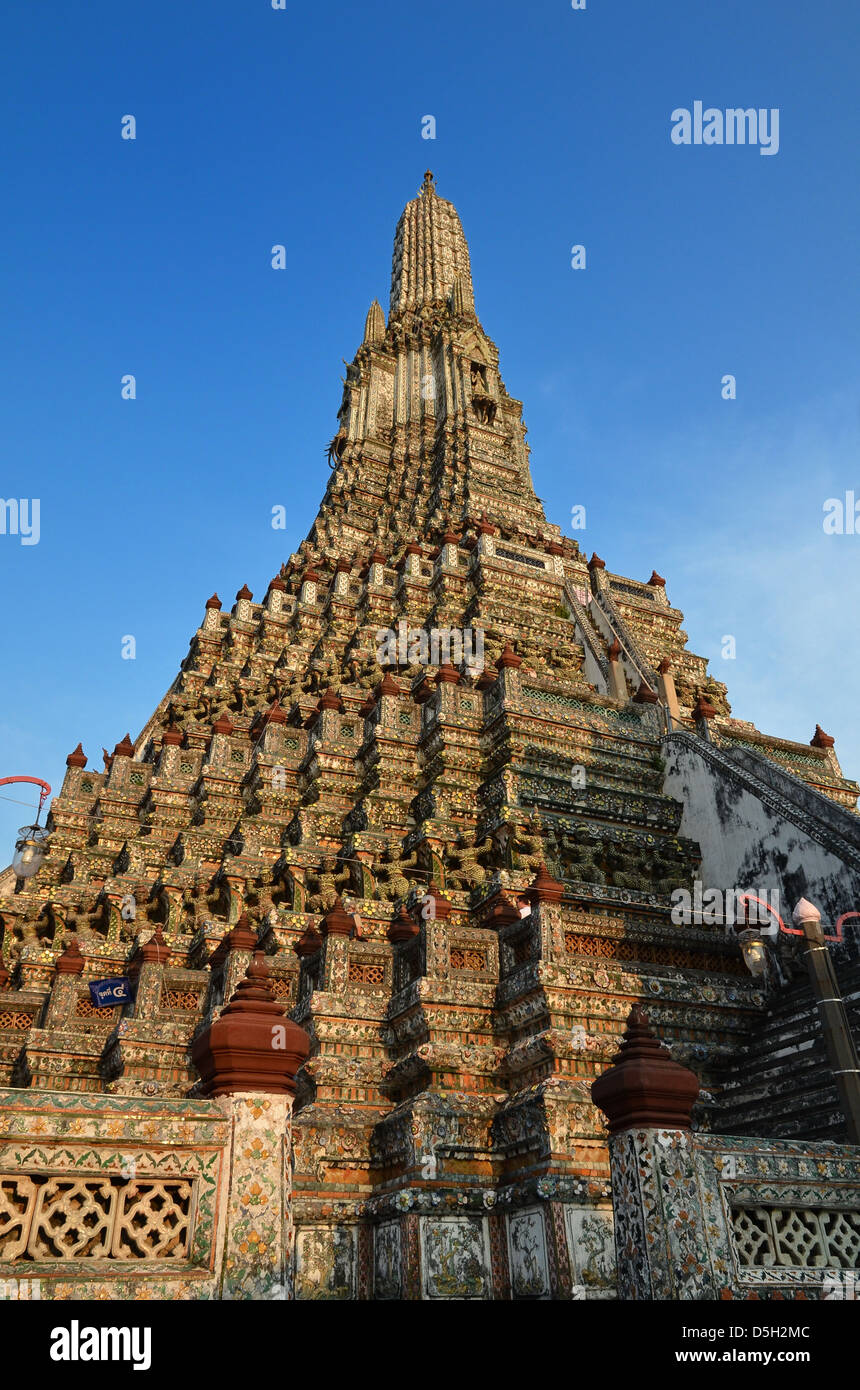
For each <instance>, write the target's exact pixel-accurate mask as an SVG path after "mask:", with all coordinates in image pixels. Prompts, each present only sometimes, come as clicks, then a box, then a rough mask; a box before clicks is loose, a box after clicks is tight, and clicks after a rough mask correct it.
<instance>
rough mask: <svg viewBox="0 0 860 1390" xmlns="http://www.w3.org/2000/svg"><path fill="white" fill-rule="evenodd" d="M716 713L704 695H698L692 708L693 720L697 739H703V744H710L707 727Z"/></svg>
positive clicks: (709, 734)
mask: <svg viewBox="0 0 860 1390" xmlns="http://www.w3.org/2000/svg"><path fill="white" fill-rule="evenodd" d="M716 714H717V711H716V710H715V709H714V707H713V705H712V704H711V702H710V700H708V699H706V698H705V696H704V695H700V696H699V698H698V700H697V701H696V703H695V705H694V706H693V719H694V720H695V723H696V733H697V734H698V735H699V738H701V739H704V741H705V743H711V742H712V741H713V740H712V739H711V731H710V729H709V727H708V725H709V722H710V720H712V719H715V718H716Z"/></svg>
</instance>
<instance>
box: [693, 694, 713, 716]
mask: <svg viewBox="0 0 860 1390" xmlns="http://www.w3.org/2000/svg"><path fill="white" fill-rule="evenodd" d="M716 713H717V711H716V710H715V709H714V707H713V705H712V704H711V702H710V700H709V699H707V697H706V696H704V695H700V696H699V698H698V700H697V701H696V703H695V705H694V706H693V718H694V719H713V718H714V716H715V715H716Z"/></svg>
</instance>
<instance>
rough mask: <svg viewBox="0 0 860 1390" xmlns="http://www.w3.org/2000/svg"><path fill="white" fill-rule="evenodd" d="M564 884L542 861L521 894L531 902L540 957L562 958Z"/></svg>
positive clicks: (546, 958) (563, 950)
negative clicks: (552, 874)
mask: <svg viewBox="0 0 860 1390" xmlns="http://www.w3.org/2000/svg"><path fill="white" fill-rule="evenodd" d="M563 894H564V884H563V883H560V882H559V881H558V879H555V878H553V877H552V876H551V874H550V873H549V870H548V869H547V867H546V864H543V863H541V865H540V867H539V868H538V871H537V873H536V874H535V876H534V879H533V880H532V882H531V883H530V884H529V887H528V888H527V889H526V891H525V893H524V894H523V897H524V898H525V899H526V901H527V902H529V903H531V905H532V910H531V919H532V923H533V925H534V928H535V932H536V940H537V943H538V945H539V950H540V958H541V960H545V961H549V960H564V959H565V958H566V952H565V948H564V923H563V922H562V916H561V909H560V906H559V904H560V903H561V899H562V896H563Z"/></svg>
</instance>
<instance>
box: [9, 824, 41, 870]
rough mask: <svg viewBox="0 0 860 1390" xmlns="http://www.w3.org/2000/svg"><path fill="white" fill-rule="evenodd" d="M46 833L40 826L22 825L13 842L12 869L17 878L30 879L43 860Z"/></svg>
mask: <svg viewBox="0 0 860 1390" xmlns="http://www.w3.org/2000/svg"><path fill="white" fill-rule="evenodd" d="M47 839H48V831H47V830H46V829H45V828H44V827H43V826H41V825H22V826H21V828H20V830H19V831H18V839H17V840H16V842H15V853H14V855H13V856H12V868H13V869H14V871H15V874H16V876H17V877H18V878H32V877H33V875H34V874H37V873H38V872H39V870H40V869H41V867H42V864H43V862H44V859H45V842H46V840H47Z"/></svg>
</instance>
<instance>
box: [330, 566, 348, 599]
mask: <svg viewBox="0 0 860 1390" xmlns="http://www.w3.org/2000/svg"><path fill="white" fill-rule="evenodd" d="M351 569H352V566H351V565H350V563H349V560H338V562H337V564H336V565H335V568H334V592H335V595H336V597H337V598H347V597H348V595H349V575H350V571H351Z"/></svg>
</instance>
